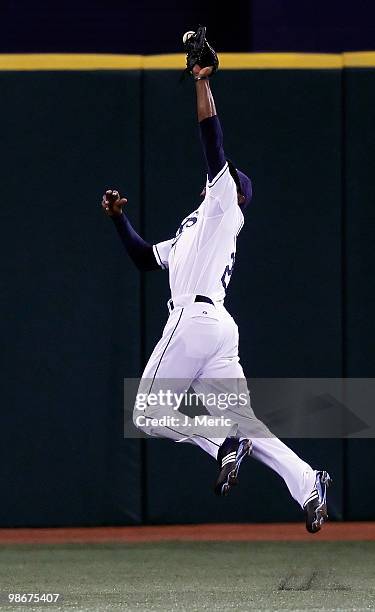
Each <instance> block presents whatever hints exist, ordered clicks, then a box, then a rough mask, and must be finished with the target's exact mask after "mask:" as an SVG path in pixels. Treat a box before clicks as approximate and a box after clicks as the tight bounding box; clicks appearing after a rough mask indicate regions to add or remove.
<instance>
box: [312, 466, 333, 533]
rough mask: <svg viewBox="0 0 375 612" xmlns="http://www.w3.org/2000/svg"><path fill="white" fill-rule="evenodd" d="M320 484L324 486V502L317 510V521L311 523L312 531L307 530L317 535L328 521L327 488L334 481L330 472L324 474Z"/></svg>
mask: <svg viewBox="0 0 375 612" xmlns="http://www.w3.org/2000/svg"><path fill="white" fill-rule="evenodd" d="M320 484H321V486H322V494H323V502H322V503H321V504H320V506H317V508H316V509H315V520H314V521H312V523H311V531H310V530H309V529H307V530H308V531H310V533H317V532H318V531H320V530H321V528H322V526H323V525H324V523H326V522H327V520H328V512H327V503H326V495H327V488H328V487H329V486H330V485H331V484H332V479H331V477H330V475H329V474H328V472H322V476H321V479H320Z"/></svg>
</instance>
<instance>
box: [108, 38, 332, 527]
mask: <svg viewBox="0 0 375 612" xmlns="http://www.w3.org/2000/svg"><path fill="white" fill-rule="evenodd" d="M205 33H206V29H205V28H204V27H200V28H198V30H197V32H195V33H194V32H189V33H187V34H186V35H185V36H184V43H185V49H186V51H187V69H186V70H187V72H189V73H190V74H191V75H192V77H193V80H194V83H195V90H196V100H197V114H198V122H199V131H200V138H201V143H202V148H203V153H204V157H205V161H206V171H207V180H206V186H205V189H204V190H203V192H202V194H201V197H202V202H201V203H200V205H199V206H198V207H197V208H196V209H195V210H194V211H193V212H192V213H190V214H189V215H188V216H187V217H186V218H185V219H183V221H182V222H181V223H180V225H179V227H178V229H177V232H176V235H175V236H174V237H172V238H170V239H169V240H166V241H164V242H160V243H158V244H154V245H151V244H149V243H148V242H146V241H145V240H143V239H142V238H141V237H140V236H139V235H138V234H137V233H136V231H135V230H134V229H133V227H132V226H131V224H130V221H129V219H128V218H127V217H126V215H125V214H124V212H123V208H124V206H125V204H126V203H127V200H126V198H122V197H121V196H120V194H119V193H118V191H116V190H108V191H106V193H105V194H104V196H103V200H102V207H103V209H104V211H105V212H106V214H107V215H108V216H109V217H111V218H112V220H113V222H114V225H115V227H116V229H117V232H118V234H119V236H120V238H121V240H122V242H123V244H124V246H125V249H126V251H127V252H128V254H129V255H130V257H131V259H132V260H133V262H134V263H135V265H136V266H137V267H138V268H139V269H140V270H143V271H151V270H168V272H169V283H170V289H171V299H170V300H169V302H168V307H169V318H168V321H167V323H166V326H165V328H164V331H163V334H162V337H161V339H160V340H159V342H158V343H157V345H156V347H155V349H154V351H153V352H152V354H151V356H150V358H149V361H148V363H147V365H146V368H145V370H144V372H143V376H142V381H141V385H140V390H143V391H145V392H146V395H147V397H148V398H151V394H153V396H154V397H160V395H158V392H159V391H160V390H162V389H163V388H165V387H166V381H167V384H168V386H169V387H170V388H171V389H172V391H173V393H175V394H176V395H174V397H178V396H179V394H181V393H183V392H184V391H186V389H188V388H189V387H190V386H191V387H193V389H194V391H196V392H198V393H201V392H202V393H203V394H206V395H205V396H207V393H209V392H211V391H214V392H216V393H219V392H220V391H221V390H222V388H227V383H228V382H231V383H232V382H233V381H236V384H237V387H236V388H239V387H241V389H244V390H245V395H246V402H245V403H240V402H237V403H236V404H235V406H234V407H233V406H228V407H226V410H225V423H224V425H222V426H221V427H220V428H219V430H218V429H212V430H210V429H209V428H207V426H204V424H197V423H196V421H195V420H193V419H192V418H190V417H187V416H185V415H183V414H182V412H180V411H179V410H177V409H176V408H177V406H176V405H173V406H171V405H166V404H165V403H161V402H158V401H156V402H155V401H153V402H152V403H151V401H149V402H147V407H146V408H145V409H144V410H143V411H140V410H139V409H137V408H135V411H134V423H135V424H136V426H137V427H139V428H140V429H142V430H143V431H144V432H146V433H147V434H149V435H151V436H157V437H165V438H170V439H171V440H174V441H175V442H189V443H192V444H195V445H197V446H199V447H200V448H201V449H202V450H204V451H205V452H207V453H208V454H210V455H211V456H212V457H213V458H214V459H216V460H217V463H218V468H219V473H218V477H217V480H216V483H215V487H214V490H215V492H216V494H218V495H227V494H228V492H229V491H230V489H231V488H232V487H233V486H234V485H235V484H237V482H238V473H239V469H240V466H241V463H242V461H243V460H244V459H245V458H246V457H248V456H249V455H250V454H251V455H252V456H253V457H254V458H255V459H257V460H259V461H261V462H262V463H264V464H266V465H267V466H269V467H270V468H271V469H273V470H274V471H276V472H277V473H278V474H279V475H280V476H281V478H283V479H284V481H285V483H286V485H287V487H288V489H289V491H290V493H291V495H292V497H293V498H294V499H295V500H296V501H297V502H298V503H299V504H300V506H301V508H302V509H304V511H305V515H306V528H307V530H308V531H309V532H310V533H315V532H317V531H319V530H320V528H321V526H322V524H323V523H324V522H325V521H326V520H327V518H328V516H327V504H326V491H327V486H328V484H329V483H330V477H329V475H328V473H327V472H325V471H320V470H314V469H312V468H311V467H310V465H308V464H307V463H306V462H305V461H303V460H302V459H301V458H300V457H298V456H297V455H296V454H295V453H294V452H293V451H292V450H291V449H290V448H288V447H287V446H286V445H285V444H284V443H283V442H281V441H280V440H278V439H277V438H276V437H275V436H273V435H272V434H271V432H270V431H269V430H268V429H267V427H266V426H265V425H264V424H263V423H262V422H261V421H259V420H258V419H257V418H256V416H255V415H254V412H253V410H252V408H251V406H250V398H249V393H248V390H247V386H246V379H245V377H244V373H243V370H242V367H241V365H240V362H239V357H238V328H237V325H236V323H235V321H234V320H233V318H232V316H231V315H230V314H229V313H228V311H227V310H226V309H225V306H224V298H225V294H226V290H227V288H228V284H229V282H230V279H231V275H232V272H233V266H234V262H235V254H236V241H237V236H238V234H239V232H240V231H241V228H242V226H243V223H244V215H245V213H246V210H247V208H248V206H249V204H250V201H251V198H252V185H251V181H250V179H249V178H248V177H247V176H246V175H245V174H244V173H243V172H241V171H240V170H238V169H236V168H235V166H234V165H233V163H232V162H231V161H229V160H228V159H227V158H226V155H225V153H224V148H223V133H222V130H221V125H220V121H219V118H218V116H217V113H216V107H215V102H214V98H213V95H212V91H211V88H210V77H212V75H213V74H214V73H215V71H216V69H217V68H218V64H219V62H218V58H217V55H216V53H215V51H214V50H213V49H212V47H211V46H210V45H209V44H208V42H207V40H206V37H205ZM206 408H207V411H208V412H209V413H210V415H212V416H213V417H217V418H220V417H222V413H221V412H220V410H219V409H218V407H217V406H216V405H210V406H208V405H206Z"/></svg>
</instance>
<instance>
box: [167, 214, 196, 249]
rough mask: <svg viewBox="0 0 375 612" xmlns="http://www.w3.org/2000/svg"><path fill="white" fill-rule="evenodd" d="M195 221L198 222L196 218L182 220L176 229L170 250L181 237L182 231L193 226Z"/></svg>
mask: <svg viewBox="0 0 375 612" xmlns="http://www.w3.org/2000/svg"><path fill="white" fill-rule="evenodd" d="M197 221H198V219H197V217H188V218H187V219H184V221H183V222H182V223H181V225H180V227H179V228H178V230H177V232H176V240H175V241H174V242H173V244H172V246H171V248H172V249H173V247H174V246H175V244H176V242H177V240H178V239H179V238H180V237H181V235H182V232H183V231H184V229H186V228H187V227H191V226H192V225H195V223H196V222H197Z"/></svg>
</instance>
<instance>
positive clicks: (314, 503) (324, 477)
mask: <svg viewBox="0 0 375 612" xmlns="http://www.w3.org/2000/svg"><path fill="white" fill-rule="evenodd" d="M331 483H332V480H331V477H330V475H329V474H328V472H322V471H321V472H316V479H315V486H314V489H313V491H312V493H311V495H310V497H309V499H308V500H307V501H306V502H305V505H304V509H305V513H306V529H307V531H309V532H310V533H316V532H317V531H320V529H321V528H322V525H323V523H325V522H326V521H327V520H328V514H327V487H329V485H330V484H331Z"/></svg>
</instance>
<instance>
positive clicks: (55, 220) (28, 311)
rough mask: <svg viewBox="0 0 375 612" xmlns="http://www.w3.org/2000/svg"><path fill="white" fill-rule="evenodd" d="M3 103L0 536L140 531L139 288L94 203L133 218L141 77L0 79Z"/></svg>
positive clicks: (0, 153)
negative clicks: (129, 433)
mask: <svg viewBox="0 0 375 612" xmlns="http://www.w3.org/2000/svg"><path fill="white" fill-rule="evenodd" d="M0 90H1V95H0V108H1V117H2V122H1V123H2V128H1V149H0V156H1V170H2V206H1V209H2V229H3V235H2V247H3V255H2V257H1V266H2V277H3V278H6V279H7V282H6V286H5V294H4V297H3V299H2V301H3V306H4V314H3V315H2V333H1V338H2V343H3V348H5V360H4V363H3V366H2V377H3V381H4V386H3V390H2V410H1V420H2V427H1V432H2V444H1V465H2V469H1V480H2V484H1V490H2V504H1V509H0V524H1V525H2V526H7V525H38V524H39V525H56V524H71V525H74V524H80V525H82V524H96V523H101V522H109V523H116V522H121V523H122V522H134V521H138V520H139V519H140V502H141V479H140V458H139V442H138V441H135V442H134V441H131V442H129V441H128V442H126V443H125V442H124V440H123V439H122V403H123V391H122V377H123V375H128V376H130V375H133V376H134V375H136V374H137V373H138V371H139V363H140V355H139V327H140V319H139V311H140V299H139V276H138V274H137V273H136V272H135V271H134V270H133V268H132V267H131V266H129V265H128V264H127V262H126V261H125V259H124V257H123V253H122V249H121V246H120V244H119V243H118V241H117V238H116V236H115V233H114V228H113V227H112V222H111V221H109V220H107V219H106V218H104V214H103V213H102V211H101V209H99V203H100V199H101V195H102V193H103V190H104V189H105V188H106V186H111V185H116V186H117V187H119V188H122V189H124V190H126V191H127V193H128V195H129V199H130V200H131V202H132V216H133V217H134V218H135V219H137V218H138V217H139V211H140V207H139V199H138V197H139V183H140V175H139V172H140V136H139V134H140V122H139V108H140V74H139V72H113V73H111V72H88V73H77V72H70V73H69V72H67V73H63V72H57V73H21V72H17V73H1V74H0Z"/></svg>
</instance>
